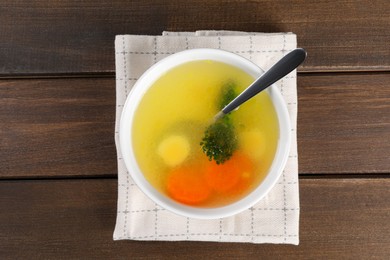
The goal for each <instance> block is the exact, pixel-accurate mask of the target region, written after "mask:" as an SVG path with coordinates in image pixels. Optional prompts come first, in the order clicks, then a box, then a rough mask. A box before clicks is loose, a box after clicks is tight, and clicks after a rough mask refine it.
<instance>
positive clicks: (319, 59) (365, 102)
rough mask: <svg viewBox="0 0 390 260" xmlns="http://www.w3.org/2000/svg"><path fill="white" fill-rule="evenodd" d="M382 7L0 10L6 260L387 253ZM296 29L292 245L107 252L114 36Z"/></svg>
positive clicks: (112, 211)
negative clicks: (296, 225) (302, 55)
mask: <svg viewBox="0 0 390 260" xmlns="http://www.w3.org/2000/svg"><path fill="white" fill-rule="evenodd" d="M389 13H390V2H389V1H386V0H378V1H364V0H355V1H351V0H343V1H308V0H296V1H282V0H276V1H265V0H255V1H244V0H231V1H214V0H209V1H204V0H199V1H176V0H175V1H159V0H147V1H123V0H114V1H103V2H98V3H97V2H96V1H91V0H85V1H71V0H67V1H49V0H35V1H25V0H24V1H22V0H16V1H15V0H14V1H11V0H5V1H2V3H1V5H0V38H1V40H0V142H1V145H0V209H1V211H0V259H48V258H49V259H58V258H66V259H69V258H73V259H75V258H76V259H96V258H102V259H114V258H122V259H123V258H134V257H139V258H142V257H143V258H167V259H168V258H172V256H175V257H177V258H217V257H218V258H242V259H246V258H251V259H258V258H299V259H302V258H309V259H316V258H325V259H335V258H338V259H355V258H359V259H362V258H363V259H367V258H377V259H388V256H389V255H390V235H389V234H390V199H389V198H390V194H389V192H390V179H389V177H390V159H389V158H390V48H389V42H390V27H389V25H390V16H389ZM201 29H216V30H219V29H225V30H241V31H256V32H281V31H292V32H294V33H296V34H297V37H298V45H299V46H300V47H304V48H306V49H307V51H308V53H309V56H308V59H307V61H306V62H305V64H304V66H302V67H301V68H300V70H299V74H298V101H299V102H298V108H299V109H298V132H297V134H298V150H299V174H300V198H301V207H300V208H301V217H300V241H301V243H300V245H299V246H289V245H253V244H243V243H207V242H142V241H119V242H113V241H112V234H113V230H114V225H115V215H116V199H117V187H116V184H117V179H116V176H117V175H116V154H115V143H114V120H115V79H114V78H115V74H114V36H115V35H116V34H123V33H128V34H161V32H162V31H164V30H175V31H193V30H201Z"/></svg>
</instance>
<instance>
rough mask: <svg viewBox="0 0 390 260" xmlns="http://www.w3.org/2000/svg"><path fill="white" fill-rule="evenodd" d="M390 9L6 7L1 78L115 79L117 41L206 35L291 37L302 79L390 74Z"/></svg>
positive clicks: (309, 5) (379, 5)
mask: <svg viewBox="0 0 390 260" xmlns="http://www.w3.org/2000/svg"><path fill="white" fill-rule="evenodd" d="M389 10H390V2H389V1H387V0H378V1H371V2H367V1H365V0H357V1H349V0H343V1H337V3H335V2H333V1H310V0H298V1H294V2H291V3H290V2H286V1H283V0H277V1H271V2H270V1H266V0H256V1H241V0H236V1H229V2H228V3H221V2H220V1H217V0H207V1H206V0H202V1H194V0H191V1H185V3H183V1H179V0H174V1H162V0H153V1H152V0H146V1H145V0H142V1H141V0H137V1H130V2H128V1H123V0H116V1H103V2H97V1H92V0H85V1H50V0H36V1H22V0H17V1H15V0H5V1H2V4H1V7H0V13H1V15H0V24H1V26H0V35H1V38H2V40H1V41H0V61H1V63H0V75H3V76H4V75H15V74H45V73H54V74H56V73H96V72H111V73H112V72H113V71H114V64H115V63H114V37H115V35H117V34H124V33H128V34H161V32H162V31H164V30H173V31H195V30H199V29H214V30H220V29H223V30H241V31H255V32H288V31H292V32H294V33H296V34H297V35H298V43H299V46H301V47H304V48H306V49H307V51H308V53H309V56H308V59H307V61H306V62H305V64H304V66H303V67H302V68H301V71H356V70H360V71H361V70H389V69H390V48H389V46H388V43H389V42H390V30H389V24H390V16H389V15H388V13H389Z"/></svg>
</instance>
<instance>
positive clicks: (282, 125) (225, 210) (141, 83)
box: [119, 48, 291, 219]
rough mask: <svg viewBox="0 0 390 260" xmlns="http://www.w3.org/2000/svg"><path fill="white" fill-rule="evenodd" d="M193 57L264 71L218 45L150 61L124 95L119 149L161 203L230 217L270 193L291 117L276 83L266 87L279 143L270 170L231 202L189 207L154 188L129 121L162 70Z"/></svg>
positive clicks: (197, 214) (189, 212) (193, 213)
mask: <svg viewBox="0 0 390 260" xmlns="http://www.w3.org/2000/svg"><path fill="white" fill-rule="evenodd" d="M195 60H214V61H220V62H224V63H227V64H230V65H233V66H235V67H238V68H239V69H241V70H243V71H244V72H246V73H248V74H249V75H251V76H253V77H255V78H256V77H258V76H260V75H261V74H262V73H264V71H263V70H262V69H261V68H260V67H258V66H257V65H256V64H254V63H253V62H252V61H250V60H248V59H246V58H244V57H242V56H240V55H238V54H234V53H231V52H228V51H224V50H220V49H210V48H199V49H190V50H184V51H181V52H177V53H175V54H172V55H170V56H167V57H165V58H163V59H161V60H160V61H158V62H157V63H155V64H154V65H152V66H151V67H150V68H149V69H148V70H146V71H145V72H144V73H143V74H142V76H141V77H139V79H138V80H137V81H136V83H135V84H134V86H133V88H132V89H131V91H130V92H129V94H128V96H127V98H126V102H125V104H124V106H123V110H122V113H121V117H120V122H119V147H120V153H121V157H122V159H123V161H124V164H125V166H126V169H127V173H128V174H129V175H130V177H131V178H132V179H133V181H134V182H135V184H136V185H137V186H138V187H139V188H140V190H141V191H142V192H143V193H144V194H145V195H146V196H147V197H149V198H150V199H151V200H152V201H154V202H155V203H157V204H158V205H159V206H160V207H162V208H164V209H167V210H169V211H171V212H173V213H176V214H178V215H181V216H185V217H190V218H196V219H216V218H223V217H229V216H233V215H235V214H237V213H240V212H242V211H244V210H246V209H249V208H250V207H252V206H253V205H255V204H256V203H257V202H258V201H260V200H261V199H262V198H264V197H265V196H266V195H267V194H268V193H269V191H270V190H271V189H272V188H273V187H274V186H275V184H276V183H277V181H278V180H279V178H280V176H281V175H282V172H283V170H284V167H285V165H286V163H287V159H288V156H289V152H290V143H291V126H290V117H289V113H288V109H287V105H286V102H285V101H284V98H283V96H282V94H281V93H280V91H279V89H278V87H277V86H276V85H275V84H273V85H272V86H270V87H268V88H267V89H266V90H265V91H267V92H268V94H269V96H270V98H271V100H272V103H273V105H274V108H275V111H276V114H277V117H278V123H279V138H278V145H277V149H276V153H275V157H274V160H273V162H272V164H271V167H270V169H269V172H268V173H267V175H266V177H265V178H264V179H263V180H262V181H261V182H260V184H259V185H258V187H256V188H255V189H254V190H253V191H252V192H250V193H249V194H247V195H246V196H244V197H243V198H241V199H240V200H238V201H236V202H234V203H232V204H228V205H225V206H221V207H216V208H200V207H192V206H187V205H184V204H181V203H179V202H176V201H174V200H172V199H170V198H169V197H168V196H166V195H164V194H162V193H160V192H159V191H157V190H156V189H155V188H154V187H153V186H152V185H151V184H150V183H149V182H148V181H147V180H146V179H145V177H144V175H143V174H142V171H141V169H140V167H139V166H138V163H137V161H136V159H135V156H134V151H133V144H132V138H131V136H132V123H133V121H134V113H135V111H136V109H137V107H138V104H139V102H140V101H141V99H142V97H143V95H144V94H145V93H146V91H147V90H148V89H149V88H150V87H151V85H153V83H154V82H155V81H156V80H157V79H158V78H159V77H160V76H161V75H162V74H163V73H165V72H167V71H169V70H170V69H172V68H174V67H176V66H178V65H180V64H183V63H186V62H189V61H195Z"/></svg>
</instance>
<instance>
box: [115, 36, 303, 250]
mask: <svg viewBox="0 0 390 260" xmlns="http://www.w3.org/2000/svg"><path fill="white" fill-rule="evenodd" d="M295 47H296V35H295V34H292V33H275V34H269V33H268V34H265V33H245V32H232V31H197V32H195V33H194V32H163V35H162V36H142V35H118V36H116V39H115V60H116V104H117V106H116V125H115V141H116V147H117V155H118V210H117V221H116V226H115V231H114V240H121V239H133V240H170V241H172V240H198V241H220V242H252V243H285V244H295V245H297V244H298V243H299V237H298V231H299V228H298V227H299V190H298V155H297V141H296V120H297V88H296V72H295V71H293V72H291V73H290V74H289V75H287V76H286V77H285V78H284V79H282V80H280V81H279V82H278V83H277V85H278V87H279V89H280V91H281V93H282V95H283V97H284V98H285V100H286V103H287V105H288V109H289V113H290V118H291V126H292V129H291V134H292V145H291V151H290V156H289V159H288V162H287V165H286V167H285V170H284V172H283V175H282V176H281V178H280V180H279V181H278V182H277V184H276V185H275V187H274V188H273V189H272V190H271V192H270V193H269V195H268V196H266V197H265V198H264V199H262V200H261V201H260V202H258V203H257V204H256V205H255V206H253V207H252V208H250V209H248V210H246V211H244V212H242V213H240V214H237V215H235V216H232V217H228V218H222V219H215V220H198V219H191V218H186V217H182V216H178V215H175V214H173V213H171V212H169V211H167V210H165V209H162V208H161V207H159V206H158V205H156V204H155V203H154V202H152V201H151V200H150V199H149V198H148V197H146V196H145V195H144V194H143V193H142V192H141V191H140V190H139V188H138V187H137V186H135V184H134V182H133V180H132V179H131V177H130V176H129V174H128V172H127V170H126V167H125V165H124V162H123V160H122V158H121V151H120V149H119V143H118V129H119V119H120V115H121V112H122V108H123V104H124V102H125V100H126V96H127V95H128V93H129V91H130V90H131V88H132V86H133V84H134V83H135V81H136V80H137V79H138V78H139V77H140V76H141V75H142V73H144V72H145V71H146V70H147V69H148V68H149V67H150V66H151V65H153V64H154V63H156V62H157V61H159V60H160V59H162V58H164V57H166V56H168V55H170V54H173V53H176V52H179V51H183V50H186V49H192V48H216V49H223V50H226V51H230V52H233V53H236V54H239V55H241V56H243V57H245V58H247V59H250V60H252V61H253V62H254V63H256V64H257V65H258V66H260V67H261V68H263V69H265V70H266V69H267V68H269V67H270V66H271V65H272V64H274V63H275V62H276V61H277V60H278V59H280V58H281V57H282V56H283V55H284V54H286V53H287V52H288V51H290V50H292V49H294V48H295Z"/></svg>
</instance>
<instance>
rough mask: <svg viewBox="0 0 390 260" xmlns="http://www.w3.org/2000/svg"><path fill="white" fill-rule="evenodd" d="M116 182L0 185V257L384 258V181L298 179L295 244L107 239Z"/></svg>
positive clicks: (389, 182) (388, 225)
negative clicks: (297, 237) (117, 240)
mask: <svg viewBox="0 0 390 260" xmlns="http://www.w3.org/2000/svg"><path fill="white" fill-rule="evenodd" d="M116 185H117V181H116V180H115V179H112V180H110V179H101V180H96V179H95V180H51V181H48V180H46V181H45V180H41V181H39V180H35V181H1V182H0V208H1V209H2V210H1V212H0V244H1V248H0V255H1V258H3V259H15V258H17V259H26V258H28V259H31V258H34V259H35V258H45V259H46V258H50V259H51V258H62V257H63V256H66V257H67V258H77V259H80V258H88V259H91V258H92V259H97V258H99V259H117V258H133V257H146V258H163V259H170V258H171V257H172V255H175V256H177V257H180V258H186V259H187V258H197V259H201V258H210V257H217V256H218V257H221V258H235V259H237V258H240V259H247V258H251V259H259V258H261V259H262V258H269V257H275V258H278V259H279V258H289V259H291V257H293V258H299V259H301V258H304V259H317V258H326V259H335V258H337V259H353V258H358V259H369V258H370V259H371V258H376V259H386V258H387V257H388V256H389V254H390V236H389V235H388V234H389V232H390V222H389V218H390V201H389V200H388V199H386V198H389V196H390V179H321V180H315V179H305V180H301V181H300V196H301V218H300V219H301V220H300V245H299V246H290V245H254V244H243V243H207V242H153V241H151V242H140V241H119V242H113V241H112V234H113V230H114V225H115V217H116V198H117V193H116V192H117V188H116Z"/></svg>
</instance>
